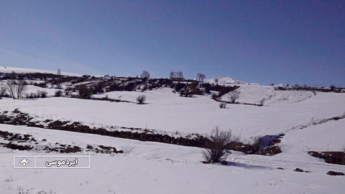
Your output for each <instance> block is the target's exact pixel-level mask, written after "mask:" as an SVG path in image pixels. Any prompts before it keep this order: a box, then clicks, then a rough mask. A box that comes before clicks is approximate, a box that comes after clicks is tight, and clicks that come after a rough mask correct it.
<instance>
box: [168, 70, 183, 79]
mask: <svg viewBox="0 0 345 194" xmlns="http://www.w3.org/2000/svg"><path fill="white" fill-rule="evenodd" d="M169 75H170V79H180V80H181V79H182V80H183V79H184V77H183V73H182V71H176V72H174V71H172V72H170V74H169Z"/></svg>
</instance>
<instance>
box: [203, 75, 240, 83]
mask: <svg viewBox="0 0 345 194" xmlns="http://www.w3.org/2000/svg"><path fill="white" fill-rule="evenodd" d="M216 80H218V84H221V85H228V84H246V83H245V82H243V81H240V80H235V79H232V78H230V77H225V76H216V77H215V78H213V79H206V80H205V82H207V83H210V84H215V83H216Z"/></svg>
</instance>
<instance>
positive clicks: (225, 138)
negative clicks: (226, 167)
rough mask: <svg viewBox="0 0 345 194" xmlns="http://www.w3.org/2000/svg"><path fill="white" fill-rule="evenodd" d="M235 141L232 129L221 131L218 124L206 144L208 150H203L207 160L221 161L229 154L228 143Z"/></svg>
mask: <svg viewBox="0 0 345 194" xmlns="http://www.w3.org/2000/svg"><path fill="white" fill-rule="evenodd" d="M233 141H234V138H233V136H232V133H231V131H221V130H220V129H219V127H218V126H216V127H215V128H213V130H212V132H211V135H210V137H209V139H208V141H207V142H206V144H205V147H206V150H205V151H203V152H202V154H203V157H204V159H205V161H206V162H221V161H223V160H225V159H226V157H227V156H228V154H230V152H229V150H228V144H230V143H231V142H233Z"/></svg>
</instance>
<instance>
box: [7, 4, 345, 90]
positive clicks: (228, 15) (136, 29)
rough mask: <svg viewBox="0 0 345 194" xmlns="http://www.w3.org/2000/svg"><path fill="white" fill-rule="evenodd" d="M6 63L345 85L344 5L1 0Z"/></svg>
mask: <svg viewBox="0 0 345 194" xmlns="http://www.w3.org/2000/svg"><path fill="white" fill-rule="evenodd" d="M0 66H14V67H23V68H36V69H37V68H38V69H47V70H57V69H58V68H61V70H62V71H67V72H75V73H81V74H102V75H104V74H110V75H116V76H136V75H140V73H141V72H142V71H143V70H147V71H149V72H150V74H151V77H168V75H169V73H170V72H171V71H172V70H173V71H183V73H184V76H185V77H186V78H194V77H195V76H196V74H197V73H199V72H200V73H204V74H205V75H206V78H212V77H214V76H217V75H224V76H229V77H232V78H235V79H239V80H243V81H246V82H256V83H261V84H270V83H276V84H278V83H286V84H291V85H292V84H308V85H324V86H329V85H331V84H335V85H339V86H345V1H344V0H339V1H338V0H324V1H317V0H311V1H307V0H303V1H294V0H284V1H279V0H269V1H265V0H260V1H257V0H253V1H246V0H239V1H236V0H231V1H230V0H229V1H226V0H224V1H221V0H218V1H217V0H209V1H205V0H171V1H168V0H157V1H155V0H139V1H133V0H108V1H107V0H100V1H96V0H90V1H88V0H80V1H76V0H74V1H73V0H39V1H38V0H30V1H29V0H23V1H17V0H0Z"/></svg>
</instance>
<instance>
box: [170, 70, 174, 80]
mask: <svg viewBox="0 0 345 194" xmlns="http://www.w3.org/2000/svg"><path fill="white" fill-rule="evenodd" d="M169 77H170V79H173V78H174V77H175V72H173V71H171V72H170V74H169Z"/></svg>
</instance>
